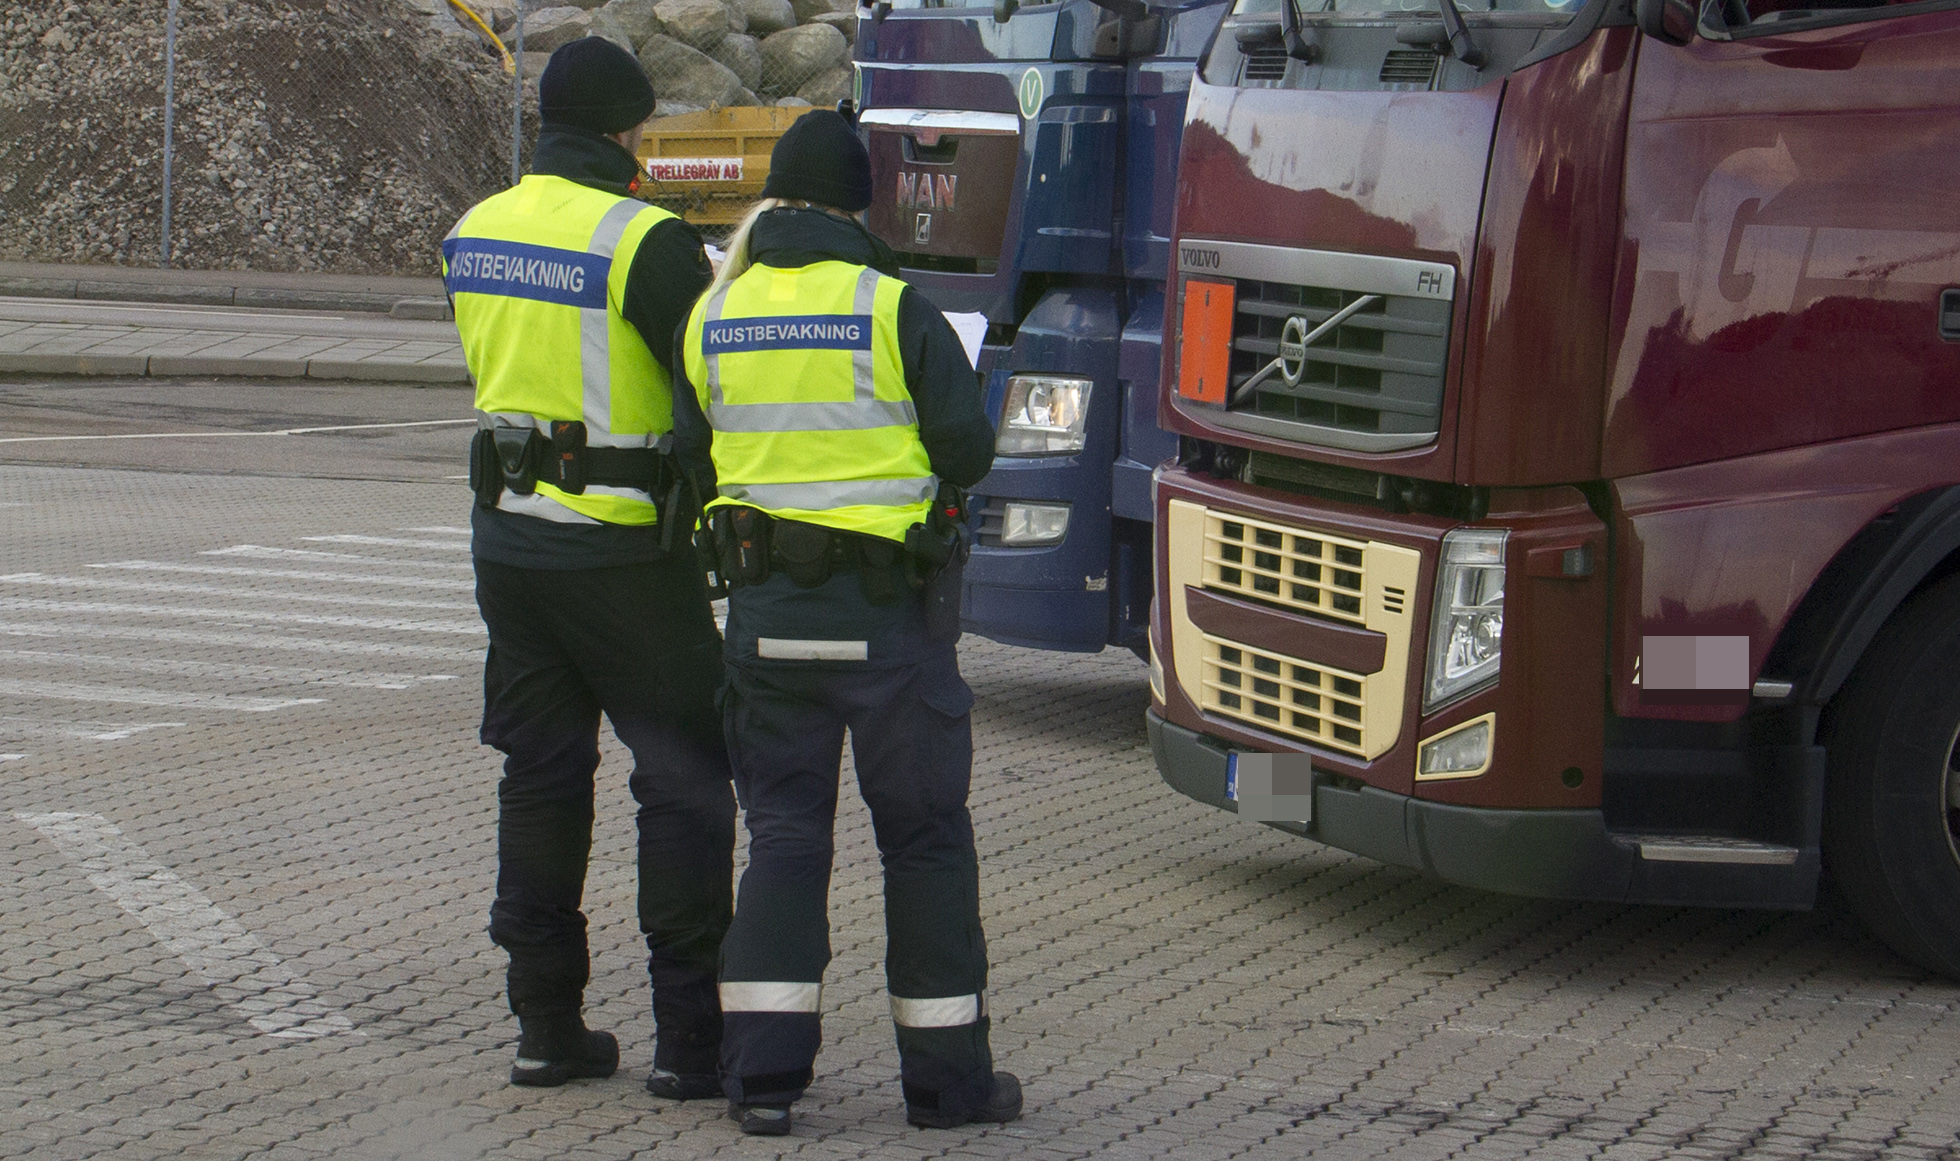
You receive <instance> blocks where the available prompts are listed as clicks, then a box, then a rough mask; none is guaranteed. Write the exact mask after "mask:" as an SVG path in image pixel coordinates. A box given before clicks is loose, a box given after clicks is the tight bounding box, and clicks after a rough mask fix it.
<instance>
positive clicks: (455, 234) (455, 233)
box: [442, 206, 476, 242]
mask: <svg viewBox="0 0 1960 1161" xmlns="http://www.w3.org/2000/svg"><path fill="white" fill-rule="evenodd" d="M475 212H476V207H475V206H471V207H470V208H469V209H467V210H464V211H463V216H462V217H460V218H457V219H456V224H455V225H454V226H451V227H450V228H449V233H447V234H445V235H443V238H442V240H443V241H445V242H451V241H454V240H455V239H457V238H459V237H461V236H462V234H463V223H464V222H467V221H469V220H470V215H471V214H473V213H475Z"/></svg>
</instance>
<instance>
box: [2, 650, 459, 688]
mask: <svg viewBox="0 0 1960 1161" xmlns="http://www.w3.org/2000/svg"><path fill="white" fill-rule="evenodd" d="M0 660H10V661H21V662H26V663H30V664H35V665H94V666H101V667H103V668H109V669H127V670H130V671H131V672H134V673H162V674H171V675H176V676H181V677H217V678H226V679H233V680H246V681H250V680H264V681H289V682H296V683H304V684H307V685H339V686H348V687H350V688H354V689H409V688H412V687H413V686H415V685H418V684H421V683H423V682H430V681H438V682H440V681H455V680H456V675H455V674H453V673H429V674H413V673H364V672H362V671H360V670H334V669H305V668H301V667H298V666H291V665H241V664H238V663H235V662H224V661H191V660H187V659H180V658H168V659H164V658H155V657H108V656H104V655H102V654H99V653H55V652H52V651H50V650H45V649H0Z"/></svg>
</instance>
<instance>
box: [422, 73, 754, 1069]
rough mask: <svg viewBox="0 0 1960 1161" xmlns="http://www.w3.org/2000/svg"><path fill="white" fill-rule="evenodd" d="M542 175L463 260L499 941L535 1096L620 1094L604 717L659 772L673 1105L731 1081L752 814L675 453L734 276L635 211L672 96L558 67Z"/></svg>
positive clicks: (642, 783)
mask: <svg viewBox="0 0 1960 1161" xmlns="http://www.w3.org/2000/svg"><path fill="white" fill-rule="evenodd" d="M539 89H540V98H541V100H540V104H541V106H542V113H543V118H542V121H543V125H542V130H541V132H540V133H539V136H538V143H537V149H536V153H535V155H534V156H535V163H534V165H533V168H532V172H531V173H530V174H529V175H528V176H526V177H525V178H524V179H523V181H521V182H519V183H518V184H517V186H516V187H514V188H512V189H509V190H506V191H505V192H503V193H500V194H498V195H496V196H495V197H492V198H489V199H488V200H486V201H484V202H482V203H480V204H478V205H477V206H476V207H475V208H473V209H471V210H470V211H469V213H467V214H465V215H464V216H463V219H462V220H461V221H460V222H458V223H457V224H456V228H455V229H454V230H453V231H451V233H450V235H449V237H448V239H447V240H446V241H445V242H444V243H443V259H444V273H445V277H446V279H447V282H448V288H449V292H450V297H451V300H452V301H453V302H454V304H455V309H456V327H457V330H458V331H459V332H461V335H462V339H463V351H464V355H465V357H466V358H467V359H468V361H469V367H470V371H471V373H472V375H474V377H475V379H476V408H477V412H476V414H477V420H478V427H479V430H478V434H477V438H476V442H475V443H474V445H473V454H472V457H471V477H472V482H473V486H474V488H475V490H476V495H477V504H476V506H475V509H474V511H473V513H472V520H471V527H472V532H473V535H472V550H473V555H474V559H475V566H476V577H477V589H476V592H477V603H478V606H479V607H480V608H481V609H482V612H483V620H484V624H485V625H486V626H487V627H488V629H489V634H490V650H489V654H488V657H487V660H486V663H485V673H484V708H483V727H482V739H483V741H484V742H485V743H487V744H489V745H492V746H495V747H496V748H497V749H499V750H501V751H503V752H504V754H505V755H506V758H505V761H504V777H503V780H502V782H501V783H499V785H498V788H497V797H498V819H497V848H498V849H497V855H498V871H497V894H496V901H495V903H494V904H493V905H492V907H491V911H490V936H491V938H492V939H493V940H495V941H496V942H497V943H498V944H499V945H500V946H502V947H503V948H504V949H505V951H506V952H507V953H508V954H509V956H510V967H509V973H508V976H507V982H508V986H509V993H510V1006H511V1010H512V1011H513V1012H514V1013H515V1014H516V1015H517V1018H518V1024H519V1029H520V1032H519V1039H518V1046H517V1063H516V1065H515V1067H514V1068H513V1069H512V1072H511V1082H512V1083H513V1084H521V1085H559V1084H563V1083H565V1082H566V1081H567V1080H569V1079H572V1078H575V1077H601V1076H610V1075H611V1074H612V1072H613V1071H614V1069H615V1068H616V1067H617V1064H618V1059H619V1049H618V1045H617V1043H616V1041H615V1040H614V1038H613V1036H612V1035H611V1034H610V1033H607V1032H599V1031H590V1030H588V1029H587V1028H586V1027H585V1023H584V1019H583V1016H582V1006H583V998H584V989H585V985H586V981H587V977H588V974H589V971H590V968H589V960H588V956H587V946H586V936H585V915H584V913H583V912H582V911H581V910H580V902H581V898H582V893H583V890H584V884H585V872H586V860H587V855H588V853H589V851H590V849H591V844H592V818H593V775H594V772H595V770H596V769H597V767H598V764H599V724H600V715H601V714H602V713H603V714H604V715H605V717H606V718H607V719H608V720H609V721H610V722H611V723H612V728H613V732H614V733H615V734H616V735H617V736H618V737H619V739H620V740H621V741H622V742H624V743H625V744H626V746H627V747H628V748H629V749H630V750H631V751H632V753H633V771H632V774H631V776H630V779H629V786H630V788H631V790H632V793H633V797H634V798H635V800H636V801H637V802H638V803H639V816H638V824H639V881H640V891H639V914H640V927H641V929H642V931H643V932H644V933H645V935H646V941H647V949H648V951H649V958H648V970H649V972H650V974H651V976H652V982H653V1010H654V1017H655V1022H656V1025H657V1029H658V1031H657V1041H656V1045H655V1051H654V1071H653V1074H652V1076H651V1077H650V1078H649V1080H648V1082H647V1083H648V1088H649V1089H650V1090H651V1091H653V1092H655V1093H656V1094H657V1095H661V1096H668V1097H684V1096H687V1095H691V1094H689V1093H687V1092H685V1091H681V1089H680V1088H679V1087H678V1086H679V1082H678V1081H677V1080H676V1078H677V1077H679V1076H684V1075H694V1074H698V1073H700V1072H701V1071H702V1070H704V1069H706V1070H712V1069H713V1068H714V1067H715V1061H716V1059H717V1055H718V1051H719V1047H718V1046H719V1042H720V1039H721V1011H720V1008H719V1006H718V1003H717V998H716V985H715V963H716V955H717V950H718V948H719V947H720V944H721V939H722V935H723V932H724V931H725V930H726V929H727V925H728V919H729V911H730V906H731V902H732V899H731V896H732V891H731V878H732V875H733V867H732V852H733V847H734V837H735V829H734V814H735V807H734V798H733V795H732V794H731V792H730V789H729V772H728V759H727V752H726V749H725V748H724V745H723V742H722V737H721V728H720V718H719V715H718V714H717V712H716V710H715V707H714V700H713V699H714V691H715V687H716V685H717V684H718V683H719V682H720V680H721V657H720V648H721V643H720V640H719V638H718V636H717V634H716V631H715V625H714V619H713V615H712V613H711V612H710V610H709V606H708V599H707V593H706V590H705V587H704V585H703V581H702V576H701V570H700V565H699V563H698V562H697V559H696V557H695V554H694V551H693V548H692V545H691V543H690V537H689V533H688V531H687V530H688V529H691V527H692V526H693V523H694V514H693V513H692V512H691V511H690V510H689V506H688V504H687V503H686V502H685V500H684V490H683V489H682V488H681V487H680V486H679V481H680V479H681V475H680V473H679V472H678V470H677V469H676V468H675V467H674V466H673V464H672V461H671V458H670V456H669V455H668V454H667V452H668V445H669V443H670V440H671V437H670V435H669V431H670V428H671V426H672V403H671V399H672V385H671V376H670V368H669V362H670V359H671V357H672V352H673V340H674V334H675V331H676V329H677V328H678V327H679V325H680V323H681V321H682V320H683V319H684V318H685V317H686V313H687V309H688V306H689V305H690V304H691V303H692V302H693V300H694V298H695V297H696V296H697V295H698V294H699V293H700V291H701V289H702V288H703V287H704V286H705V285H707V282H708V279H709V277H710V269H709V267H708V263H707V259H706V257H705V256H704V255H703V253H702V248H701V243H700V239H699V237H698V236H697V235H696V234H695V233H694V231H693V229H692V228H691V227H689V226H687V225H686V224H685V223H683V222H682V221H680V220H679V219H678V218H676V217H674V216H673V215H672V214H669V213H667V212H666V211H664V210H660V209H656V208H655V207H653V206H650V205H647V204H645V203H643V202H640V201H638V200H636V199H634V198H633V197H632V196H631V195H632V193H633V192H634V191H635V190H636V189H637V187H638V180H639V162H638V160H637V159H636V158H635V157H634V155H633V152H632V150H633V148H634V147H635V146H636V145H637V144H638V142H639V139H640V134H641V125H642V123H643V122H644V121H645V120H646V117H647V115H648V114H649V113H651V112H652V111H653V107H654V95H653V89H652V86H651V85H649V84H648V83H647V78H646V74H645V73H644V72H643V71H642V70H641V68H640V65H639V62H638V61H636V60H635V59H634V58H633V56H632V55H631V54H630V53H627V52H626V51H625V50H623V49H621V48H619V47H617V46H615V45H613V44H611V43H609V42H607V41H604V40H600V39H597V38H588V39H585V40H579V41H575V42H573V43H571V44H568V45H565V46H564V47H562V48H560V49H559V50H558V51H557V52H555V53H553V54H552V57H551V60H550V63H549V64H548V65H546V67H545V70H544V75H543V76H542V78H541V79H540V85H539Z"/></svg>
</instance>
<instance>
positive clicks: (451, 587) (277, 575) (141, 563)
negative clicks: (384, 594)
mask: <svg viewBox="0 0 1960 1161" xmlns="http://www.w3.org/2000/svg"><path fill="white" fill-rule="evenodd" d="M89 567H90V568H114V569H124V570H127V571H130V572H173V573H185V574H189V575H193V576H252V577H270V578H274V579H278V580H310V581H332V582H335V583H339V584H362V585H394V586H395V587H397V588H416V589H441V590H442V591H444V592H452V593H467V592H470V591H471V590H473V589H475V588H476V585H475V583H474V582H471V581H466V580H439V579H437V578H435V577H421V576H368V575H365V574H362V573H357V572H313V571H311V570H308V569H303V568H230V567H226V566H224V565H216V564H166V563H164V562H162V561H157V560H117V561H110V562H108V563H105V564H91V565H89ZM466 607H469V608H474V607H475V606H473V605H472V606H466Z"/></svg>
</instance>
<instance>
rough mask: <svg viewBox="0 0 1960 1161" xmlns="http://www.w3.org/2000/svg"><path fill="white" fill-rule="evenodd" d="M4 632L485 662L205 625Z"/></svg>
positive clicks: (5, 626) (389, 645)
mask: <svg viewBox="0 0 1960 1161" xmlns="http://www.w3.org/2000/svg"><path fill="white" fill-rule="evenodd" d="M0 634H4V635H7V636H12V637H56V638H60V639H62V640H68V639H69V638H72V637H98V638H101V639H103V640H108V641H169V642H174V643H179V644H185V645H231V646H236V647H239V648H245V649H283V650H286V651H288V652H294V653H329V654H331V653H345V654H353V655H357V656H371V657H413V658H416V659H418V660H422V661H461V662H476V663H478V664H481V663H482V661H483V650H481V649H450V648H445V647H443V646H441V645H399V644H395V643H393V642H387V641H334V640H329V639H326V638H321V637H280V636H275V635H272V634H267V633H224V632H216V631H212V630H205V629H147V628H136V627H134V626H129V625H94V624H89V623H86V622H75V621H64V622H62V623H61V624H60V625H53V624H50V623H48V622H46V621H34V622H26V621H0Z"/></svg>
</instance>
